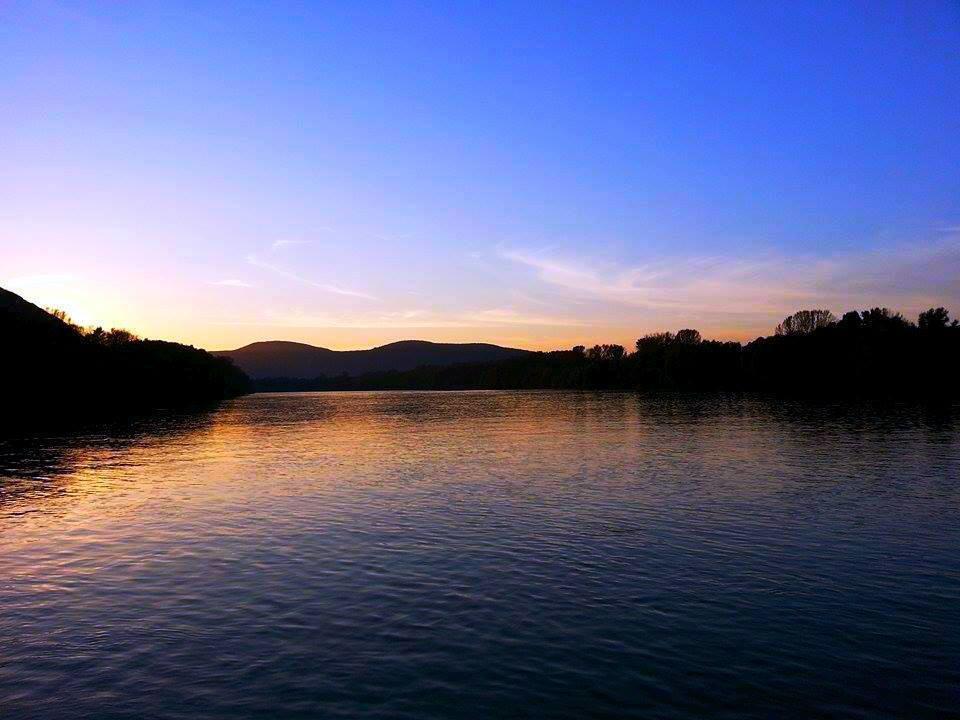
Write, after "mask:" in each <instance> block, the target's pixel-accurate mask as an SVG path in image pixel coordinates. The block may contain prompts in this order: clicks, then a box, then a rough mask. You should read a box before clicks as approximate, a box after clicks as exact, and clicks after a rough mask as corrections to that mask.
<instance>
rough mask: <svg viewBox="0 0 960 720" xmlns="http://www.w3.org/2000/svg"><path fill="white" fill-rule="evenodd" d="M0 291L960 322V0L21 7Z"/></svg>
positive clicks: (720, 330) (558, 322) (276, 320)
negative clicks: (879, 314) (861, 312)
mask: <svg viewBox="0 0 960 720" xmlns="http://www.w3.org/2000/svg"><path fill="white" fill-rule="evenodd" d="M0 108H2V112H0V150H2V154H0V157H2V163H0V286H3V287H6V288H8V289H11V290H14V291H15V292H18V293H20V294H22V295H24V296H25V297H27V298H28V299H30V300H32V301H34V302H37V303H38V304H41V305H55V306H58V307H62V308H64V309H66V310H67V311H68V312H70V313H71V314H72V315H73V316H74V318H75V319H76V320H78V321H79V322H81V323H84V324H94V323H96V324H102V325H105V326H111V325H117V326H123V327H127V328H130V329H131V330H134V331H135V332H137V333H139V334H141V335H145V336H149V337H161V338H167V339H174V340H179V341H185V342H189V343H193V344H196V345H199V346H202V347H207V348H211V349H221V348H230V347H236V346H239V345H243V344H245V343H247V342H251V341H254V340H265V339H290V340H300V341H304V342H310V343H313V344H319V345H324V346H327V347H333V348H358V347H370V346H372V345H377V344H382V343H384V342H389V341H392V340H399V339H405V338H424V339H432V340H449V341H470V340H477V341H489V342H497V343H502V344H509V345H514V346H521V347H529V348H554V347H564V346H570V345H573V344H575V343H591V344H592V343H593V342H600V341H616V342H623V343H624V344H627V343H632V340H633V339H634V338H636V337H638V336H639V335H641V334H643V333H645V332H651V331H655V330H661V329H672V330H675V329H677V328H679V327H691V326H692V327H697V328H699V329H700V330H701V331H702V332H703V333H704V335H705V336H708V337H724V338H736V339H746V338H752V337H755V336H757V335H758V334H768V333H769V332H771V331H772V328H773V327H774V325H775V324H776V322H777V321H778V320H779V319H780V318H781V317H782V316H784V315H785V314H787V313H789V312H791V311H793V310H795V309H799V308H802V307H828V308H830V309H832V310H834V312H841V311H844V310H847V309H850V308H852V307H857V308H861V307H866V306H873V305H887V306H890V307H893V308H896V309H900V310H903V311H904V312H907V313H909V314H910V315H913V314H915V313H916V312H917V311H918V310H920V309H923V308H925V307H929V306H931V305H941V304H945V305H947V306H948V307H952V309H953V310H954V311H955V315H957V314H960V3H956V2H926V1H924V0H905V1H904V2H895V3H885V2H878V1H875V0H874V1H871V2H862V3H859V2H855V3H854V2H850V3H845V2H837V1H832V2H802V3H774V2H761V1H760V0H757V1H756V2H744V3H738V2H722V3H718V2H702V3H674V2H663V3H640V2H623V3H613V2H596V1H591V2H578V3H566V2H509V3H500V2H490V1H489V0H486V1H483V2H454V1H452V0H446V1H444V2H436V3H413V2H409V3H408V2H397V3H394V2H389V3H386V2H343V3H335V2H323V3H320V2H317V3H302V4H301V3H297V4H294V3H281V2H266V3H265V2H251V3H242V2H230V3H214V2H202V3H194V2H184V3H176V2H170V1H169V0H164V1H163V2H156V3H139V2H133V3H114V2H109V3H102V4H99V3H92V2H84V3H71V2H57V3H52V2H40V1H37V0H34V1H32V2H9V1H8V2H4V3H2V4H0Z"/></svg>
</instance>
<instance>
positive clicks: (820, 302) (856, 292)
mask: <svg viewBox="0 0 960 720" xmlns="http://www.w3.org/2000/svg"><path fill="white" fill-rule="evenodd" d="M500 255H501V257H502V258H504V259H506V260H508V261H510V262H512V263H517V264H520V265H523V266H526V267H528V268H531V269H533V270H534V271H536V274H537V277H538V278H539V279H540V281H542V282H543V283H545V284H547V285H549V286H552V287H554V288H559V289H560V290H563V291H565V293H566V295H567V296H568V299H570V300H577V299H590V300H595V301H601V302H605V303H609V304H613V305H621V306H626V307H632V308H638V309H645V310H650V311H666V312H676V313H680V312H686V313H690V314H695V315H698V316H704V315H726V316H737V315H743V316H754V317H756V316H758V315H761V314H763V315H775V314H778V313H786V312H792V311H793V310H796V309H798V308H800V307H813V306H824V305H829V306H832V307H834V308H835V309H841V310H846V309H850V308H853V307H866V306H868V305H875V304H877V303H880V304H885V305H891V306H895V307H904V308H905V309H907V308H909V309H913V308H917V307H919V306H922V305H925V304H926V305H929V304H933V303H943V302H954V301H957V300H958V299H960V298H958V296H960V247H958V246H957V244H956V243H932V244H928V245H924V246H917V247H901V248H896V249H891V250H884V251H880V250H876V251H872V252H861V253H851V254H846V255H836V256H832V257H826V258H809V257H785V256H768V257H765V258H761V259H758V260H745V259H742V258H730V257H700V258H665V259H660V260H657V261H655V262H650V263H645V264H643V265H638V266H634V267H630V268H627V269H616V268H601V267H599V266H596V265H593V264H591V262H590V261H588V260H571V259H558V258H556V257H553V256H551V255H549V254H546V253H542V252H536V251H530V250H523V249H509V250H501V251H500Z"/></svg>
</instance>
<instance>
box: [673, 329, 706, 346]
mask: <svg viewBox="0 0 960 720" xmlns="http://www.w3.org/2000/svg"><path fill="white" fill-rule="evenodd" d="M702 340H703V338H701V337H700V331H699V330H691V329H689V328H687V329H685V330H677V336H676V338H675V342H676V343H677V344H678V345H699V344H700V342H701V341H702Z"/></svg>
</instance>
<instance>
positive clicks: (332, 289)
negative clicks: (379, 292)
mask: <svg viewBox="0 0 960 720" xmlns="http://www.w3.org/2000/svg"><path fill="white" fill-rule="evenodd" d="M247 263H248V264H249V265H252V266H253V267H256V268H260V269H262V270H268V271H269V272H272V273H273V274H275V275H279V276H280V277H283V278H286V279H288V280H293V281H294V282H298V283H301V284H303V285H307V286H309V287H313V288H317V289H318V290H323V291H324V292H328V293H333V294H334V295H343V296H345V297H355V298H362V299H364V300H376V299H377V298H376V297H375V296H373V295H369V294H367V293H364V292H360V291H358V290H350V289H348V288H343V287H340V286H339V285H332V284H329V283H318V282H314V281H313V280H308V279H307V278H305V277H302V276H301V275H298V274H297V273H294V272H290V271H289V270H285V269H284V268H282V267H279V266H277V265H274V264H273V263H268V262H264V261H263V260H261V259H259V258H258V257H257V256H256V255H248V256H247Z"/></svg>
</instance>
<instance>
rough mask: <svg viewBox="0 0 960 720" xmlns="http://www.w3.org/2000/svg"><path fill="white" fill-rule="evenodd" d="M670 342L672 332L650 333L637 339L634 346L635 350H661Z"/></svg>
mask: <svg viewBox="0 0 960 720" xmlns="http://www.w3.org/2000/svg"><path fill="white" fill-rule="evenodd" d="M672 342H673V333H671V332H662V333H650V334H649V335H644V336H643V337H642V338H640V339H639V340H637V343H636V348H637V352H650V351H653V350H661V349H663V348H664V347H666V346H667V345H669V344H670V343H672Z"/></svg>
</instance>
